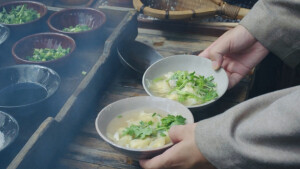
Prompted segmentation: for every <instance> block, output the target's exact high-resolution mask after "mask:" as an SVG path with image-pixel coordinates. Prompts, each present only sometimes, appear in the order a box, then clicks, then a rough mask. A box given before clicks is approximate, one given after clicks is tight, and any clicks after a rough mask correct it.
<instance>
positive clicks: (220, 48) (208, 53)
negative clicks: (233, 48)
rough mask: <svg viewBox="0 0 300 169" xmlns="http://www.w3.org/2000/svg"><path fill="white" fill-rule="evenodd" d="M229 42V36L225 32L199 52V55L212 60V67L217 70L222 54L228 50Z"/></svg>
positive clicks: (220, 63)
mask: <svg viewBox="0 0 300 169" xmlns="http://www.w3.org/2000/svg"><path fill="white" fill-rule="evenodd" d="M230 43H231V42H230V37H228V35H227V34H226V33H225V34H224V35H223V36H221V37H220V38H218V39H217V40H216V41H215V42H213V43H212V44H211V45H210V46H209V47H208V48H207V49H205V50H204V51H203V52H202V53H200V54H199V56H202V57H206V58H209V59H210V60H212V67H213V68H214V69H215V70H217V69H219V68H220V67H221V65H222V63H223V56H225V55H226V54H228V53H229V52H230Z"/></svg>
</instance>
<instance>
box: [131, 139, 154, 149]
mask: <svg viewBox="0 0 300 169" xmlns="http://www.w3.org/2000/svg"><path fill="white" fill-rule="evenodd" d="M150 142H151V140H150V139H149V138H146V139H144V140H142V139H134V140H131V141H130V143H129V147H130V148H147V147H148V146H149V144H150Z"/></svg>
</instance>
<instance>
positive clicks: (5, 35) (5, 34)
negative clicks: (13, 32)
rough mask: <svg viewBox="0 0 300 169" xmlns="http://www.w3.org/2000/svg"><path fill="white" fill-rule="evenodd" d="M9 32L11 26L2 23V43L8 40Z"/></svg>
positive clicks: (0, 35) (0, 25) (0, 28)
mask: <svg viewBox="0 0 300 169" xmlns="http://www.w3.org/2000/svg"><path fill="white" fill-rule="evenodd" d="M9 34H10V31H9V28H8V27H6V26H4V25H2V24H0V45H1V44H2V43H4V42H5V41H6V39H7V38H8V37H9Z"/></svg>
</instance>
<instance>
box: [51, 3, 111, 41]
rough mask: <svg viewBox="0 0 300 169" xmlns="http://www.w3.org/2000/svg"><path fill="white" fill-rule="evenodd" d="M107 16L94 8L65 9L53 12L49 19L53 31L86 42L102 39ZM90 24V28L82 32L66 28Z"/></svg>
mask: <svg viewBox="0 0 300 169" xmlns="http://www.w3.org/2000/svg"><path fill="white" fill-rule="evenodd" d="M105 22H106V16H105V14H104V13H103V12H101V11H99V10H96V9H92V8H73V9H63V10H61V11H58V12H55V13H53V14H52V15H51V16H50V17H49V18H48V21H47V24H48V27H49V28H50V30H51V31H54V32H58V33H63V34H66V35H68V36H70V37H72V38H74V40H75V41H76V42H77V43H81V44H84V43H86V42H90V41H91V40H98V39H101V36H100V33H101V28H102V26H103V24H104V23H105ZM77 25H84V26H88V28H89V30H86V31H80V32H67V31H64V28H70V27H71V26H72V27H76V26H77Z"/></svg>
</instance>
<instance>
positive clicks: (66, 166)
mask: <svg viewBox="0 0 300 169" xmlns="http://www.w3.org/2000/svg"><path fill="white" fill-rule="evenodd" d="M59 163H60V165H58V166H56V167H54V168H56V169H113V168H112V167H108V166H104V165H100V164H93V163H86V162H83V161H77V160H72V159H61V160H60V161H59Z"/></svg>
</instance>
